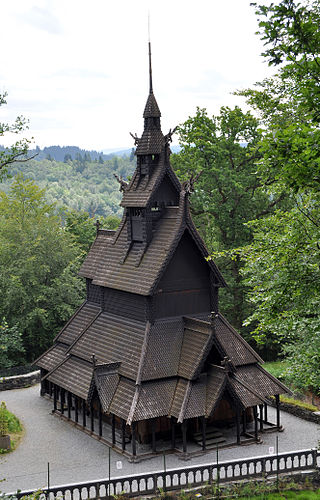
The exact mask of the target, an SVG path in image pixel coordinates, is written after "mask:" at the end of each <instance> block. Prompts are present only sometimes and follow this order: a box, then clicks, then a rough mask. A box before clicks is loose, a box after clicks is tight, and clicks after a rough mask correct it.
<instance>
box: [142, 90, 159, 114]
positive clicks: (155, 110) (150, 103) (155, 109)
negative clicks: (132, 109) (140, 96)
mask: <svg viewBox="0 0 320 500" xmlns="http://www.w3.org/2000/svg"><path fill="white" fill-rule="evenodd" d="M160 116H161V113H160V109H159V106H158V103H157V101H156V98H155V97H154V94H153V92H150V94H149V96H148V99H147V102H146V106H145V108H144V112H143V118H149V117H150V118H153V117H154V118H157V117H158V118H160Z"/></svg>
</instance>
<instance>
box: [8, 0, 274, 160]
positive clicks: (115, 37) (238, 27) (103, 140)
mask: <svg viewBox="0 0 320 500" xmlns="http://www.w3.org/2000/svg"><path fill="white" fill-rule="evenodd" d="M148 15H149V17H150V37H151V44H152V70H153V88H154V94H155V97H156V99H157V102H158V105H159V107H160V110H161V113H162V131H163V132H164V133H167V132H168V130H169V128H173V127H175V126H176V125H178V124H179V123H182V122H184V121H185V120H186V119H187V118H188V117H189V116H193V115H194V114H195V112H196V108H197V106H199V107H201V108H206V109H207V110H208V113H209V114H210V115H212V114H214V113H218V111H219V109H220V107H221V106H230V107H233V106H235V105H239V106H242V107H244V101H243V100H242V98H239V97H236V96H233V95H232V92H233V91H235V90H236V89H241V88H246V87H248V86H252V85H253V84H254V82H256V81H259V80H262V79H263V78H264V77H266V76H270V75H271V70H270V68H268V65H267V63H266V62H265V61H264V59H263V58H262V57H261V55H260V54H261V52H262V50H263V45H262V42H261V41H260V39H259V37H258V36H257V35H255V31H256V30H257V19H256V16H255V13H254V8H253V7H251V6H250V1H249V0H197V1H195V0H192V1H191V0H171V1H169V0H161V1H159V0H90V1H88V0H85V1H84V0H2V2H1V30H0V44H1V45H0V46H1V47H2V51H1V64H0V93H1V92H7V93H8V97H7V105H6V106H1V108H0V121H1V122H10V121H12V120H14V118H15V117H16V116H18V115H23V116H25V117H26V118H28V119H29V131H28V133H25V134H24V135H25V136H28V137H31V136H32V137H34V143H33V144H34V145H39V146H40V147H41V148H42V147H44V146H50V145H60V146H66V145H74V146H79V147H81V148H84V149H89V150H91V149H95V150H98V151H102V150H108V149H122V148H128V147H132V146H133V144H132V142H133V141H132V139H131V137H130V135H129V132H133V133H137V134H138V136H140V135H141V132H142V128H143V119H142V114H143V109H144V105H145V102H146V99H147V96H148V85H149V81H148ZM10 141H12V138H11V137H9V136H4V137H0V143H2V144H6V145H8V144H9V143H10ZM174 143H177V139H176V140H175V141H174Z"/></svg>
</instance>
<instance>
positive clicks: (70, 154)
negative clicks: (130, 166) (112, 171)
mask: <svg viewBox="0 0 320 500" xmlns="http://www.w3.org/2000/svg"><path fill="white" fill-rule="evenodd" d="M29 152H30V155H34V154H36V155H37V156H36V157H35V160H37V161H40V160H55V161H62V162H63V161H65V160H78V159H81V158H85V159H86V160H87V161H95V160H99V159H100V160H101V159H102V160H104V161H105V160H110V159H111V158H113V157H114V156H130V154H131V152H132V149H126V150H123V151H121V152H120V151H119V152H109V153H108V154H106V153H104V152H103V151H95V150H87V149H81V148H79V147H78V146H47V147H45V148H43V149H40V148H39V146H36V148H35V149H30V151H29Z"/></svg>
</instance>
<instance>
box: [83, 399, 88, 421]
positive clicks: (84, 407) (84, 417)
mask: <svg viewBox="0 0 320 500" xmlns="http://www.w3.org/2000/svg"><path fill="white" fill-rule="evenodd" d="M86 411H87V408H86V402H85V400H84V399H83V400H82V427H86V423H87V422H86Z"/></svg>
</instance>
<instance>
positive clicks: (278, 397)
mask: <svg viewBox="0 0 320 500" xmlns="http://www.w3.org/2000/svg"><path fill="white" fill-rule="evenodd" d="M275 399H276V408H277V427H278V429H280V427H281V425H280V396H279V394H276V395H275Z"/></svg>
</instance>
